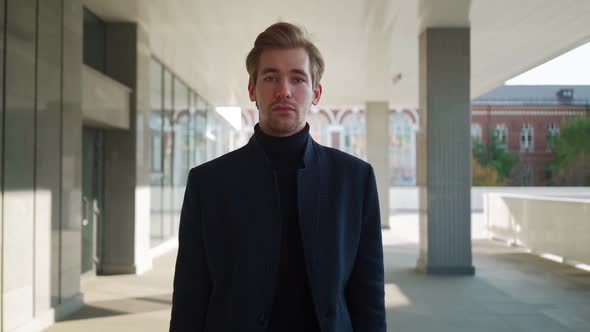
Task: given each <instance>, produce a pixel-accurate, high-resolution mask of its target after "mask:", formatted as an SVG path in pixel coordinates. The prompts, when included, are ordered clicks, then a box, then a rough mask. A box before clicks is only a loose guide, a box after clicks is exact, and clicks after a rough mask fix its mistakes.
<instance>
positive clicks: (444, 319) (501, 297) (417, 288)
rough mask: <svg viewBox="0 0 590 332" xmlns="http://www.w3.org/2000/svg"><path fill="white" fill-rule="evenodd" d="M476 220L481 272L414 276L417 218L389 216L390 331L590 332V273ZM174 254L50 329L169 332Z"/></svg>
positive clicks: (104, 282)
mask: <svg viewBox="0 0 590 332" xmlns="http://www.w3.org/2000/svg"><path fill="white" fill-rule="evenodd" d="M473 223H474V225H473V229H474V265H475V267H476V275H475V276H474V277H433V276H427V275H423V274H419V273H416V272H415V271H414V266H415V264H416V260H417V258H418V246H417V241H416V238H417V233H416V230H417V216H416V215H398V216H395V217H392V231H385V232H384V234H383V235H384V237H383V238H384V252H385V265H386V283H387V284H386V304H387V320H388V326H389V329H388V330H389V331H392V332H393V331H395V332H426V331H442V332H445V331H449V332H450V331H452V332H463V331H465V332H472V331H478V332H487V331H490V332H491V331H494V332H496V331H502V332H504V331H515V332H516V331H535V332H544V331H547V332H561V331H570V332H582V331H584V332H587V331H590V273H588V272H584V271H581V270H577V269H574V268H572V267H569V266H566V265H562V264H558V263H555V262H552V261H548V260H545V259H542V258H538V257H536V256H532V255H529V254H526V253H524V252H522V251H519V250H516V249H514V248H508V247H506V246H504V245H502V244H499V243H496V242H492V241H488V240H485V239H482V237H483V236H484V235H485V234H484V233H485V232H484V230H483V227H482V218H481V215H474V218H473ZM175 254H176V253H175V252H172V253H169V254H166V255H164V256H162V257H160V258H159V259H157V260H156V261H155V262H154V269H153V270H152V271H150V272H148V273H146V274H144V275H141V276H109V277H97V278H94V279H91V280H86V281H84V282H83V284H82V290H83V292H84V297H85V302H86V303H87V304H86V306H85V307H84V308H83V309H82V310H81V311H80V312H78V313H77V314H75V315H73V316H71V317H70V318H69V319H68V320H66V321H63V322H59V323H57V324H55V325H53V326H52V327H51V328H49V329H47V330H46V331H47V332H70V331H85V332H92V331H100V332H104V331H108V332H118V331H126V332H133V331H142V332H149V331H166V330H167V328H168V320H169V317H170V304H171V293H172V288H171V285H172V274H173V267H174V258H175Z"/></svg>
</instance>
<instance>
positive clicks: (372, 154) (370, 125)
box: [366, 101, 390, 228]
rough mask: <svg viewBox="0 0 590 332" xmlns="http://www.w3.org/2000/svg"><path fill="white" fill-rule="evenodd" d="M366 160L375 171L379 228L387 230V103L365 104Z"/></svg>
mask: <svg viewBox="0 0 590 332" xmlns="http://www.w3.org/2000/svg"><path fill="white" fill-rule="evenodd" d="M366 107H367V111H366V119H367V122H366V123H367V159H368V160H369V162H370V163H371V165H372V166H373V169H374V170H375V177H376V179H377V192H378V194H379V208H380V210H381V227H382V228H389V182H390V180H389V168H390V167H389V103H388V102H385V101H376V102H367V104H366Z"/></svg>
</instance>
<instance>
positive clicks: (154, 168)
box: [150, 59, 238, 248]
mask: <svg viewBox="0 0 590 332" xmlns="http://www.w3.org/2000/svg"><path fill="white" fill-rule="evenodd" d="M150 67H151V69H150V80H151V82H150V83H151V84H150V85H151V96H150V98H151V100H150V103H151V112H150V179H151V180H150V181H151V183H150V189H151V209H150V233H151V238H150V239H151V241H150V245H151V247H152V248H153V247H156V246H157V245H159V244H161V243H162V242H164V241H166V240H169V239H171V238H174V237H176V236H177V234H178V223H179V219H180V210H181V208H182V201H183V197H184V190H185V187H186V180H187V177H188V172H189V170H190V169H191V168H193V167H195V166H197V165H200V164H202V163H204V162H206V161H208V160H211V159H213V158H216V157H219V156H220V155H222V154H225V153H227V152H229V151H230V150H232V149H234V148H237V146H235V144H233V142H234V138H235V137H237V135H238V132H237V130H236V129H234V128H233V127H232V126H231V125H230V124H229V122H228V121H227V120H225V119H224V118H223V117H222V116H220V115H219V114H217V112H215V109H214V108H213V107H212V106H211V104H209V103H208V102H207V101H206V100H205V99H204V98H202V97H201V96H199V94H197V92H195V91H194V90H192V89H191V88H190V87H189V86H188V85H187V84H186V83H184V82H183V81H182V80H181V79H180V78H179V77H177V76H175V75H174V74H172V72H171V71H170V70H168V69H167V68H166V67H165V66H164V65H162V64H161V63H160V62H158V61H157V60H155V59H152V61H151V64H150Z"/></svg>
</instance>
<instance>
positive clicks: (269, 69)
mask: <svg viewBox="0 0 590 332" xmlns="http://www.w3.org/2000/svg"><path fill="white" fill-rule="evenodd" d="M278 72H279V70H278V69H277V68H273V67H266V68H262V70H261V71H260V74H262V75H264V74H268V73H278ZM290 72H291V73H294V74H299V75H303V76H305V77H307V76H308V74H307V72H305V70H303V69H291V70H290Z"/></svg>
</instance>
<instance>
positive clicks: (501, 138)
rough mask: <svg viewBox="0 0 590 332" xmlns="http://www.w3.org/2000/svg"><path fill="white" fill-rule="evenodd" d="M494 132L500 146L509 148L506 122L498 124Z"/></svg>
mask: <svg viewBox="0 0 590 332" xmlns="http://www.w3.org/2000/svg"><path fill="white" fill-rule="evenodd" d="M494 134H495V135H496V144H497V146H498V148H499V149H503V150H508V128H507V127H506V124H504V123H499V124H497V125H496V128H495V132H494Z"/></svg>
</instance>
